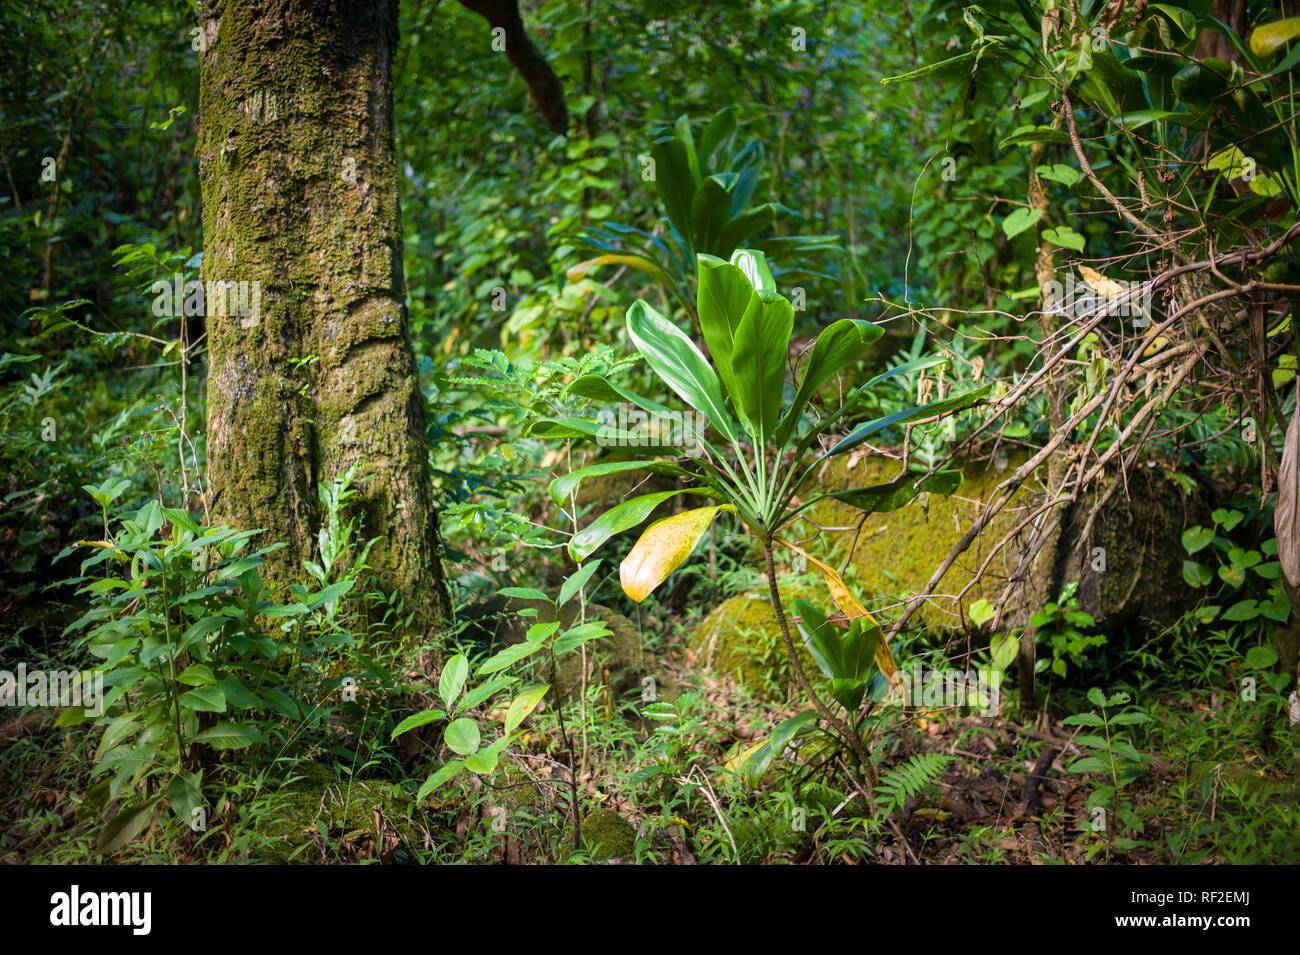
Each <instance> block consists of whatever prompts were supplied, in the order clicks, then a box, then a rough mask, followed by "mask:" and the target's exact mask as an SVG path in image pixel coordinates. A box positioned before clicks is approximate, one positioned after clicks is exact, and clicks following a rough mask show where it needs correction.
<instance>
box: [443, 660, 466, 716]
mask: <svg viewBox="0 0 1300 955" xmlns="http://www.w3.org/2000/svg"><path fill="white" fill-rule="evenodd" d="M468 676H469V660H468V659H466V657H465V654H463V653H458V654H456V655H455V656H454V657H452V658H451V659H450V660H448V661H447V662H446V664H445V665H444V666H443V668H442V675H441V676H440V677H439V678H438V695H439V696H440V697H442V704H443V706H445V707H447V709H448V710H450V709H452V708H453V707H455V705H456V700H457V699H458V698H459V697H460V692H461V690H463V689H464V688H465V678H466V677H468Z"/></svg>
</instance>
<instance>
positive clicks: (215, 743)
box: [192, 723, 263, 749]
mask: <svg viewBox="0 0 1300 955" xmlns="http://www.w3.org/2000/svg"><path fill="white" fill-rule="evenodd" d="M192 741H193V742H195V743H206V744H207V745H209V746H211V747H212V748H213V749H243V748H244V747H246V746H252V745H253V744H254V743H260V742H262V741H263V737H262V734H261V733H259V732H258V731H257V730H255V729H253V728H252V727H249V726H238V725H236V724H234V723H218V724H217V725H216V726H213V727H212V728H211V729H206V730H204V731H203V732H202V733H199V734H198V735H197V736H195V737H193V739H192Z"/></svg>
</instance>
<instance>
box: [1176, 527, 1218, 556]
mask: <svg viewBox="0 0 1300 955" xmlns="http://www.w3.org/2000/svg"><path fill="white" fill-rule="evenodd" d="M1213 540H1214V529H1213V528H1211V527H1202V526H1201V525H1200V524H1197V525H1196V526H1195V527H1189V528H1187V530H1185V531H1183V550H1185V551H1187V553H1188V555H1189V556H1190V555H1192V554H1195V553H1196V552H1197V551H1199V550H1204V549H1205V548H1206V547H1208V546H1210V542H1211V541H1213Z"/></svg>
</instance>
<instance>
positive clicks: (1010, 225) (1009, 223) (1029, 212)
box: [1002, 166, 1069, 239]
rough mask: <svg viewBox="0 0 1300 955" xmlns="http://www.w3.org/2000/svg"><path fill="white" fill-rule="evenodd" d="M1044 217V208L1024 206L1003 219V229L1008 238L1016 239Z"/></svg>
mask: <svg viewBox="0 0 1300 955" xmlns="http://www.w3.org/2000/svg"><path fill="white" fill-rule="evenodd" d="M1066 168H1069V167H1068V166H1067V167H1066ZM1042 217H1043V210H1042V209H1031V208H1029V207H1028V206H1022V207H1021V208H1019V209H1016V210H1015V211H1014V212H1012V213H1011V214H1010V215H1009V216H1007V217H1006V218H1005V219H1003V220H1002V231H1003V232H1005V233H1006V234H1007V238H1008V239H1014V238H1015V237H1016V236H1018V235H1020V233H1022V232H1024V231H1025V230H1026V229H1028V228H1030V227H1032V226H1033V224H1034V223H1035V222H1037V221H1038V220H1039V219H1041V218H1042Z"/></svg>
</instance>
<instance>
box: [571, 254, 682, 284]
mask: <svg viewBox="0 0 1300 955" xmlns="http://www.w3.org/2000/svg"><path fill="white" fill-rule="evenodd" d="M599 265H626V266H627V267H628V268H630V269H636V270H637V271H638V272H643V273H645V274H646V275H648V276H650V277H651V278H652V279H654V280H655V281H656V282H662V283H663V284H665V285H671V284H672V282H671V281H670V280H669V278H668V273H666V272H665V271H664V270H663V269H661V268H660V267H659V266H658V265H656V264H655V263H654V262H651V261H650V260H649V259H647V258H646V257H645V256H641V255H601V256H597V257H596V258H594V259H587V261H585V262H579V263H578V264H577V265H575V266H573V267H572V268H571V269H569V271H568V272H566V273H565V275H566V276H567V277H568V279H569V281H570V282H581V281H582V279H583V277H584V276H585V275H586V274H587V273H588V272H589V271H591V270H592V269H594V268H596V267H597V266H599Z"/></svg>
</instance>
